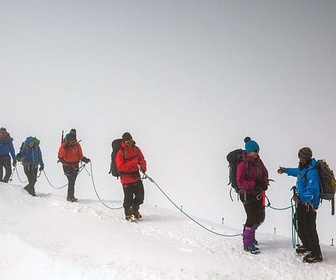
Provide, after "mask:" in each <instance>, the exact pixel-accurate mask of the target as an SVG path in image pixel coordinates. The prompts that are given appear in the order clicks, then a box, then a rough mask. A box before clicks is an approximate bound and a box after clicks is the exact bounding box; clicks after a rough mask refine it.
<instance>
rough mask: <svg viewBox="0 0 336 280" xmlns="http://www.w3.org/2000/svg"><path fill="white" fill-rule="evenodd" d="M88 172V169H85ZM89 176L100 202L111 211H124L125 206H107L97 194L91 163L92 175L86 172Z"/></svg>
mask: <svg viewBox="0 0 336 280" xmlns="http://www.w3.org/2000/svg"><path fill="white" fill-rule="evenodd" d="M84 168H85V164H84ZM85 170H86V169H85ZM86 172H87V174H88V175H89V176H90V177H91V181H92V186H93V189H94V191H95V193H96V196H97V198H98V199H99V201H100V202H101V203H102V204H103V205H104V206H105V207H107V208H109V209H111V210H119V209H122V208H123V206H119V207H111V206H109V205H107V204H106V203H105V202H104V201H103V200H102V199H101V198H100V196H99V194H98V192H97V188H96V184H95V181H94V178H93V168H92V162H91V161H90V173H89V172H88V171H87V170H86Z"/></svg>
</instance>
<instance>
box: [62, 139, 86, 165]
mask: <svg viewBox="0 0 336 280" xmlns="http://www.w3.org/2000/svg"><path fill="white" fill-rule="evenodd" d="M66 143H67V141H64V142H63V143H62V144H61V147H60V148H59V150H58V158H59V159H60V161H61V162H62V164H63V165H66V166H69V165H73V164H74V163H79V162H80V161H81V160H82V159H83V157H84V156H83V152H82V147H81V145H80V144H79V143H78V142H77V141H75V142H74V143H72V145H71V146H70V147H68V148H67V149H66V147H65V145H66Z"/></svg>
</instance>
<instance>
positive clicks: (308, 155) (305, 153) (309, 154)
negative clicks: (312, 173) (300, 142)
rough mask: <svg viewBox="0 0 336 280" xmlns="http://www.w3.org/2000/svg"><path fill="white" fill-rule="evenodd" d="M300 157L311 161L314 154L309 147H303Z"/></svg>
mask: <svg viewBox="0 0 336 280" xmlns="http://www.w3.org/2000/svg"><path fill="white" fill-rule="evenodd" d="M298 156H299V157H301V158H304V159H306V160H310V159H311V158H312V156H313V152H312V150H311V149H310V148H309V147H303V148H301V149H300V150H299V153H298Z"/></svg>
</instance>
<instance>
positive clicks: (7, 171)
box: [0, 160, 12, 183]
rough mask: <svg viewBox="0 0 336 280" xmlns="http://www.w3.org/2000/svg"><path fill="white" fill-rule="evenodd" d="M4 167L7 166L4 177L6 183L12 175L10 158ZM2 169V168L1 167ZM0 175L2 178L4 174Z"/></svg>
mask: <svg viewBox="0 0 336 280" xmlns="http://www.w3.org/2000/svg"><path fill="white" fill-rule="evenodd" d="M4 167H5V176H4V177H3V181H4V182H5V183H8V181H9V178H10V176H11V175H12V166H11V161H10V160H6V161H5V164H4ZM1 171H2V168H1ZM0 175H1V176H0V178H2V174H0Z"/></svg>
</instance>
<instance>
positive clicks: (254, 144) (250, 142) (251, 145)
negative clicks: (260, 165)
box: [244, 136, 259, 153]
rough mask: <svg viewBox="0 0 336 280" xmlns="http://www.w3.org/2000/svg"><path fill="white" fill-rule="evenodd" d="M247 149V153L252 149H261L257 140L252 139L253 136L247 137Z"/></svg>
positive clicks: (245, 140)
mask: <svg viewBox="0 0 336 280" xmlns="http://www.w3.org/2000/svg"><path fill="white" fill-rule="evenodd" d="M244 142H245V151H246V153H250V152H252V151H255V150H258V151H259V145H258V143H257V142H256V141H253V140H251V137H248V136H247V137H245V139H244Z"/></svg>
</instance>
